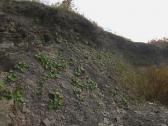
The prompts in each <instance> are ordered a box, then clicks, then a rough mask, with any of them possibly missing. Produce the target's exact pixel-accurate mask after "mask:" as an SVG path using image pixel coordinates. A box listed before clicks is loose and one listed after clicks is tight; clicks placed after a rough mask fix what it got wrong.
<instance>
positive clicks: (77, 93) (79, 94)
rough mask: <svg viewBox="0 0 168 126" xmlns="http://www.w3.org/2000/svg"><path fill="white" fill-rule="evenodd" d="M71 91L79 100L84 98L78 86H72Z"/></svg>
mask: <svg viewBox="0 0 168 126" xmlns="http://www.w3.org/2000/svg"><path fill="white" fill-rule="evenodd" d="M73 92H74V94H75V96H76V97H77V98H78V99H79V100H81V101H83V100H84V97H83V96H82V95H81V94H82V90H81V89H80V88H73Z"/></svg>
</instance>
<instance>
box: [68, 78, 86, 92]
mask: <svg viewBox="0 0 168 126" xmlns="http://www.w3.org/2000/svg"><path fill="white" fill-rule="evenodd" d="M71 84H72V85H73V86H75V87H77V88H80V89H82V90H83V89H84V88H85V85H84V84H83V83H82V81H81V80H79V79H78V78H76V77H74V78H72V79H71Z"/></svg>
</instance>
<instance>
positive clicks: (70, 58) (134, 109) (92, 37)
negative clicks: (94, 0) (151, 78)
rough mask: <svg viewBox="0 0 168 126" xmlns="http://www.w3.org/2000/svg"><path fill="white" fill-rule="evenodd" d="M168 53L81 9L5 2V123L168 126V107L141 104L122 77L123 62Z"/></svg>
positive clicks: (152, 60)
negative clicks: (97, 20)
mask: <svg viewBox="0 0 168 126" xmlns="http://www.w3.org/2000/svg"><path fill="white" fill-rule="evenodd" d="M167 56H168V49H167V48H160V47H157V46H154V45H147V44H144V43H133V42H131V41H130V40H127V39H125V38H123V37H120V36H116V35H113V34H111V33H108V32H105V31H103V30H102V29H101V28H99V27H98V26H96V25H94V24H92V23H91V22H90V21H88V20H87V19H85V18H84V17H83V16H80V15H78V14H76V13H74V12H69V11H66V10H63V9H58V8H57V9H54V8H51V7H48V6H45V5H43V4H38V3H31V2H15V1H10V0H8V1H4V0H2V1H0V95H1V96H0V98H1V99H2V100H1V102H0V108H2V107H4V110H3V111H0V121H1V122H0V124H1V125H2V126H3V125H4V126H5V125H7V123H8V125H10V126H13V125H14V126H167V125H168V110H167V109H166V107H163V106H161V105H158V104H154V103H148V102H146V103H143V104H141V105H137V104H135V103H134V104H133V102H131V100H129V98H128V96H127V94H126V93H125V92H124V90H123V89H122V88H121V87H120V84H119V82H118V81H117V78H118V76H119V75H118V74H117V70H118V69H120V62H121V61H122V62H125V64H128V65H130V64H131V65H136V66H144V65H145V66H146V65H151V64H160V63H161V62H164V63H167V60H168V57H167ZM2 83H3V84H2ZM1 85H3V86H1ZM5 99H9V100H8V102H7V101H6V100H5ZM0 110H1V109H0Z"/></svg>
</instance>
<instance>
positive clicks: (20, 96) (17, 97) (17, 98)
mask: <svg viewBox="0 0 168 126" xmlns="http://www.w3.org/2000/svg"><path fill="white" fill-rule="evenodd" d="M11 95H12V96H11V97H12V99H13V100H14V103H16V104H22V103H23V102H24V93H23V89H21V88H16V89H15V90H14V91H13V92H12V94H11Z"/></svg>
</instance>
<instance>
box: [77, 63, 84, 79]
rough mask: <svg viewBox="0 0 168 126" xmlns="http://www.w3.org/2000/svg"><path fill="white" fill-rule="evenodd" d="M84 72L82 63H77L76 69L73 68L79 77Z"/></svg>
mask: <svg viewBox="0 0 168 126" xmlns="http://www.w3.org/2000/svg"><path fill="white" fill-rule="evenodd" d="M84 73H85V69H84V68H83V66H82V65H79V66H78V67H77V68H76V69H75V76H77V77H80V76H81V75H82V74H84Z"/></svg>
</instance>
